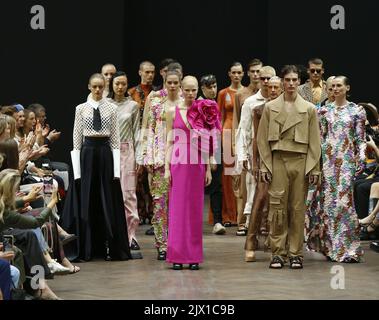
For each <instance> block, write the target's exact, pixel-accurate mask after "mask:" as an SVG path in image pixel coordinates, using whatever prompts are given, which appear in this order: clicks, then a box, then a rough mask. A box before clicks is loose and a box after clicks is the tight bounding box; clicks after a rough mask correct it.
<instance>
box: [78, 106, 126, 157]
mask: <svg viewBox="0 0 379 320" xmlns="http://www.w3.org/2000/svg"><path fill="white" fill-rule="evenodd" d="M94 108H95V109H96V108H99V110H100V115H101V129H100V131H96V130H94V128H93V109H94ZM84 137H109V139H110V140H109V142H110V147H111V148H112V149H120V133H119V127H118V119H117V106H116V105H114V104H113V103H111V102H109V101H107V100H106V99H102V100H100V101H99V102H96V101H94V100H92V99H88V100H87V102H85V103H82V104H80V105H78V106H77V107H76V111H75V122H74V133H73V140H74V150H80V149H81V147H82V143H83V139H84Z"/></svg>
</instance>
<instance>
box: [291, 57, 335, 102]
mask: <svg viewBox="0 0 379 320" xmlns="http://www.w3.org/2000/svg"><path fill="white" fill-rule="evenodd" d="M307 72H308V75H309V79H308V80H307V82H306V83H304V84H303V85H301V86H299V88H298V91H299V94H300V95H301V96H302V97H303V98H304V99H305V100H307V101H309V102H311V103H313V104H319V103H321V102H322V101H324V100H325V99H326V98H327V97H328V94H327V90H326V83H325V81H323V79H322V76H323V74H324V67H323V62H322V60H321V59H319V58H314V59H310V60H309V61H308V71H307Z"/></svg>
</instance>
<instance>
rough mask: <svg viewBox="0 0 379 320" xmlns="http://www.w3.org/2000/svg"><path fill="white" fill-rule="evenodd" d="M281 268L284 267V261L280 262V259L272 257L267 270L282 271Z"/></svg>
mask: <svg viewBox="0 0 379 320" xmlns="http://www.w3.org/2000/svg"><path fill="white" fill-rule="evenodd" d="M275 264H280V266H274V265H275ZM283 266H284V261H283V260H282V258H280V257H279V256H274V257H273V258H272V259H271V262H270V265H269V268H271V269H282V268H283Z"/></svg>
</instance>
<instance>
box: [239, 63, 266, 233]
mask: <svg viewBox="0 0 379 320" xmlns="http://www.w3.org/2000/svg"><path fill="white" fill-rule="evenodd" d="M262 65H263V64H262V61H261V60H259V59H253V60H251V61H250V62H249V64H248V66H247V75H248V76H249V79H250V84H249V85H248V86H247V87H244V88H242V89H241V90H238V91H237V93H236V100H235V103H234V109H233V128H232V132H233V133H234V134H233V135H232V146H233V153H234V154H235V156H236V157H237V159H236V162H235V163H236V168H235V169H236V173H237V174H240V175H239V176H238V175H237V176H234V177H233V178H234V179H235V180H237V181H235V182H236V183H234V184H233V186H234V188H235V189H234V193H235V196H236V198H237V211H238V215H237V224H238V230H237V232H236V234H237V236H245V235H246V233H247V226H246V216H247V215H249V214H250V212H251V201H248V198H251V192H250V191H251V190H252V183H253V178H252V176H251V174H250V173H249V172H248V171H246V170H244V168H243V166H242V162H241V161H239V160H238V154H237V152H236V151H235V149H236V146H235V143H236V141H235V140H236V139H238V136H237V134H238V131H237V129H238V126H239V124H240V119H241V109H242V105H243V104H244V102H245V100H246V99H247V98H249V97H251V96H252V95H254V94H256V93H257V92H258V90H259V88H260V79H259V70H260V69H261V68H262ZM238 178H239V179H238ZM238 182H239V184H238ZM240 205H241V207H239V206H240Z"/></svg>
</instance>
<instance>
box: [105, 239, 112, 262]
mask: <svg viewBox="0 0 379 320" xmlns="http://www.w3.org/2000/svg"><path fill="white" fill-rule="evenodd" d="M104 260H105V261H111V260H112V257H111V255H110V250H109V243H108V241H105V256H104Z"/></svg>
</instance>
